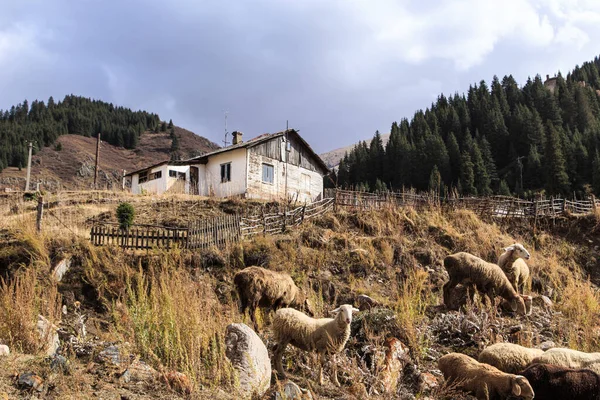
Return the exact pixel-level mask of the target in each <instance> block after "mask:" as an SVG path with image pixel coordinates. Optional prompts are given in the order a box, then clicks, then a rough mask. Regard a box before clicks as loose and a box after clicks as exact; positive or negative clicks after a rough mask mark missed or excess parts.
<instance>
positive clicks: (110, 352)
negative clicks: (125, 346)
mask: <svg viewBox="0 0 600 400" xmlns="http://www.w3.org/2000/svg"><path fill="white" fill-rule="evenodd" d="M96 361H97V362H100V363H105V364H113V365H116V366H119V365H120V364H121V363H122V362H124V361H127V358H126V357H123V356H122V355H121V352H120V350H119V347H118V346H115V345H110V346H108V347H106V348H105V349H104V350H102V351H101V352H100V353H98V355H97V356H96Z"/></svg>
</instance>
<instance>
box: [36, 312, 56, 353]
mask: <svg viewBox="0 0 600 400" xmlns="http://www.w3.org/2000/svg"><path fill="white" fill-rule="evenodd" d="M37 330H38V334H39V335H40V341H41V342H42V344H43V349H44V350H45V351H46V355H49V356H51V355H53V354H54V353H56V350H58V348H59V346H60V340H59V339H58V327H57V326H56V325H54V324H52V323H51V322H50V321H48V320H47V319H46V318H45V317H43V316H41V315H38V322H37Z"/></svg>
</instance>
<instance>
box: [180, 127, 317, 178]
mask: <svg viewBox="0 0 600 400" xmlns="http://www.w3.org/2000/svg"><path fill="white" fill-rule="evenodd" d="M285 134H286V131H281V132H275V133H264V134H262V135H259V136H257V137H255V138H252V139H250V140H248V141H245V142H242V143H239V144H234V145H232V146H228V147H223V148H221V149H218V150H214V151H211V152H210V153H206V154H203V155H201V156H197V157H194V158H190V159H188V160H185V161H186V162H187V163H189V162H191V161H206V160H207V159H208V157H210V156H213V155H215V154H221V153H226V152H228V151H231V150H237V149H243V148H250V147H254V146H257V145H259V144H261V143H264V142H267V141H269V140H271V139H274V138H277V137H280V136H283V135H285ZM287 134H288V135H289V134H292V135H295V136H296V138H298V140H299V141H300V143H302V145H304V146H305V147H306V149H307V150H308V151H309V153H310V155H311V156H312V157H313V158H314V159H315V160H316V161H317V164H318V165H319V166H320V167H321V168H322V169H323V172H324V173H327V172H328V171H329V168H328V167H327V164H325V162H324V161H323V160H322V159H321V157H319V155H318V154H317V153H315V151H314V150H313V149H312V147H310V145H309V144H308V143H307V142H306V140H304V139H303V138H302V136H300V135H299V134H298V131H296V130H294V129H288V130H287Z"/></svg>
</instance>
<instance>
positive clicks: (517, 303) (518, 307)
mask: <svg viewBox="0 0 600 400" xmlns="http://www.w3.org/2000/svg"><path fill="white" fill-rule="evenodd" d="M509 305H510V309H511V311H516V312H517V314H519V315H527V307H526V306H525V300H524V299H523V297H522V296H521V295H517V296H515V297H514V298H512V299H511V300H510V303H509Z"/></svg>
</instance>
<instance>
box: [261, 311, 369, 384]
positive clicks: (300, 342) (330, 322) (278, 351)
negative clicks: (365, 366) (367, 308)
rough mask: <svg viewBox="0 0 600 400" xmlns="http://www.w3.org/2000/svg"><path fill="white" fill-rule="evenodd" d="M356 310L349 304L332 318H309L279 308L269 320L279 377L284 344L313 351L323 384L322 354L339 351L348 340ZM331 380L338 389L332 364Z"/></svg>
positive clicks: (281, 372)
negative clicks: (319, 363)
mask: <svg viewBox="0 0 600 400" xmlns="http://www.w3.org/2000/svg"><path fill="white" fill-rule="evenodd" d="M358 311H359V310H358V309H356V308H354V307H352V306H351V305H349V304H344V305H341V306H340V307H339V308H337V309H335V310H333V312H334V313H336V315H335V318H318V319H317V318H311V317H309V316H308V315H306V314H304V313H302V312H300V311H297V310H294V309H293V308H281V309H279V310H277V312H276V313H275V317H274V318H273V328H272V329H273V334H274V337H275V342H276V345H275V350H274V353H275V354H274V359H275V368H276V369H277V372H278V373H279V374H280V375H281V376H282V377H283V376H285V374H284V372H283V366H282V364H281V358H282V356H283V352H284V351H285V348H286V347H287V345H288V344H291V345H292V346H294V347H297V348H299V349H301V350H305V351H316V352H318V353H319V355H320V357H321V366H320V370H319V381H320V383H321V384H323V364H324V363H325V355H326V354H336V353H339V352H341V351H342V350H343V349H344V346H345V345H346V342H347V341H348V338H349V337H350V324H351V323H352V313H353V312H358ZM333 368H334V371H333V373H332V379H333V381H334V383H335V384H336V385H338V386H339V382H338V379H337V371H336V368H337V366H336V364H335V362H334V363H333Z"/></svg>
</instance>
